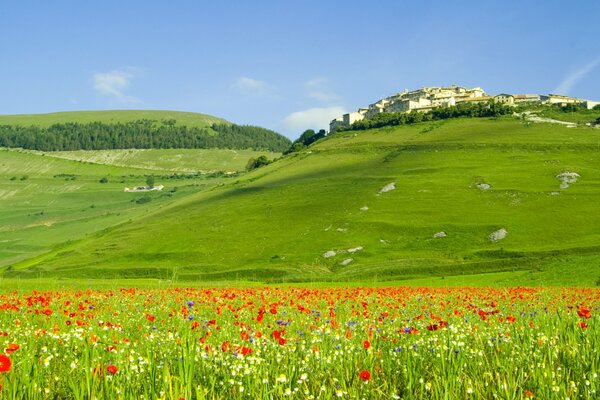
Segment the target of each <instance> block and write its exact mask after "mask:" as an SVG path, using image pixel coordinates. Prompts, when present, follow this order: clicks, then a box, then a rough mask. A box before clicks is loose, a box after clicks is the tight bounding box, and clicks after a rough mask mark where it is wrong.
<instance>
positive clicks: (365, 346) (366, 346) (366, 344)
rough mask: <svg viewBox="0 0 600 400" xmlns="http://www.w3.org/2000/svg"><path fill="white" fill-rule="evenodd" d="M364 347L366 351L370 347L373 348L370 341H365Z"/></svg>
mask: <svg viewBox="0 0 600 400" xmlns="http://www.w3.org/2000/svg"><path fill="white" fill-rule="evenodd" d="M363 347H364V348H365V349H368V348H369V347H371V342H369V341H368V340H365V341H364V342H363Z"/></svg>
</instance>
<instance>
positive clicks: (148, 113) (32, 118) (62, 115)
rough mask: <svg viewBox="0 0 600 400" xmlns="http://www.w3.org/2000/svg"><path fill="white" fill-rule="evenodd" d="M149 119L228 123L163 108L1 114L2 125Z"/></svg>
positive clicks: (218, 119)
mask: <svg viewBox="0 0 600 400" xmlns="http://www.w3.org/2000/svg"><path fill="white" fill-rule="evenodd" d="M140 119H148V120H153V121H162V120H165V119H175V120H176V121H177V123H178V124H180V125H187V126H198V127H204V126H209V125H212V124H213V123H227V121H225V120H224V119H222V118H217V117H213V116H211V115H206V114H200V113H192V112H181V111H163V110H103V111H67V112H55V113H48V114H14V115H0V125H23V126H29V125H37V126H50V125H53V124H57V123H65V122H78V123H82V124H85V123H89V122H104V123H117V122H129V121H137V120H140Z"/></svg>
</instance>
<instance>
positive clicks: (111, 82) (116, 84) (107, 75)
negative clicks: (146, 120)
mask: <svg viewBox="0 0 600 400" xmlns="http://www.w3.org/2000/svg"><path fill="white" fill-rule="evenodd" d="M138 71H139V70H138V69H137V68H134V67H127V68H123V69H115V70H112V71H108V72H99V73H96V74H94V89H95V90H96V92H98V93H99V94H101V95H103V96H106V97H108V98H109V99H110V100H112V101H116V102H119V103H130V104H131V103H140V102H141V100H140V99H138V98H137V97H134V96H129V95H127V94H126V93H125V90H126V89H127V88H128V87H129V84H130V83H131V81H132V80H133V79H134V78H135V76H136V73H137V72H138Z"/></svg>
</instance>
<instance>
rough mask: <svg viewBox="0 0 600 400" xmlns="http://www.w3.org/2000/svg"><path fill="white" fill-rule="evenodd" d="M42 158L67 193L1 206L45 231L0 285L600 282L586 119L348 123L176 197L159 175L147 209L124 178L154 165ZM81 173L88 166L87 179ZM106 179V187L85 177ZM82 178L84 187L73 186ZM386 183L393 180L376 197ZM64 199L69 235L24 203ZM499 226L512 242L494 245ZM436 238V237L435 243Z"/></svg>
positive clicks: (596, 142) (597, 146)
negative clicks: (69, 168)
mask: <svg viewBox="0 0 600 400" xmlns="http://www.w3.org/2000/svg"><path fill="white" fill-rule="evenodd" d="M2 154H10V155H11V156H13V157H17V156H21V157H25V156H27V157H32V155H30V154H27V155H24V154H20V153H17V152H4V153H2ZM57 156H64V155H57ZM97 156H98V157H100V158H101V157H102V155H97ZM138 156H139V157H142V158H143V157H144V153H143V152H138V155H136V156H132V157H131V160H134V161H132V163H131V164H130V165H135V166H136V167H138V168H147V167H148V165H147V164H144V162H143V161H141V160H140V159H139V158H138V159H136V157H138ZM36 157H40V156H39V155H37V156H36ZM41 157H43V158H44V160H45V161H47V160H50V161H51V163H49V165H53V166H55V167H52V168H54V169H52V172H48V173H46V175H45V176H46V178H44V179H45V182H46V185H48V187H53V186H54V185H56V186H57V187H62V189H60V190H59V189H57V190H56V191H57V193H56V195H55V194H51V193H46V194H44V195H43V196H39V199H38V198H37V197H35V196H32V199H31V200H30V201H31V202H35V201H39V203H38V204H37V205H36V207H37V208H36V207H33V206H28V207H27V210H28V212H25V211H23V212H22V213H20V214H18V213H15V211H14V210H6V209H5V208H4V207H3V208H2V209H3V210H6V211H5V212H3V213H2V214H3V215H2V218H3V219H4V218H5V219H6V220H10V219H11V218H12V219H13V222H12V226H18V227H21V230H22V227H24V226H28V225H32V227H31V229H32V232H38V233H37V234H38V235H39V240H31V239H30V237H29V235H27V240H25V239H22V240H25V242H27V246H25V245H23V246H25V247H19V246H14V245H13V246H12V248H13V249H21V250H20V251H21V253H19V254H18V255H15V254H3V255H2V264H3V265H4V267H3V277H4V279H5V281H8V280H15V279H21V280H22V279H27V278H37V279H41V278H43V279H56V280H59V281H60V280H64V279H67V278H68V279H76V280H77V282H86V281H87V280H90V279H91V280H94V279H97V278H103V279H111V278H113V279H119V280H122V279H135V280H141V281H139V282H142V285H145V284H146V283H147V282H151V283H149V284H150V285H153V284H156V282H180V283H182V284H187V283H194V282H196V283H198V282H204V283H205V284H208V283H211V284H212V283H215V282H226V281H236V282H240V284H250V285H253V283H252V282H255V283H258V284H265V283H266V284H269V283H279V284H281V283H294V282H298V283H302V284H307V283H311V282H312V283H313V284H315V285H317V286H318V285H320V284H322V283H327V284H340V285H353V284H354V283H355V282H361V283H367V284H371V283H372V284H374V285H378V284H382V283H392V282H395V283H400V284H408V285H410V284H415V285H427V286H458V285H477V286H480V285H488V286H489V285H494V286H514V285H568V286H594V285H596V284H597V282H598V281H599V280H600V232H599V231H598V229H597V227H598V226H600V213H598V211H597V207H598V199H599V198H600V130H598V129H593V128H589V127H583V126H582V127H578V128H566V127H563V126H559V125H552V124H532V123H527V122H524V121H521V120H519V119H515V118H512V117H504V118H500V119H456V120H447V121H437V122H430V123H424V124H416V125H406V126H399V127H388V128H381V129H376V130H370V131H360V132H342V133H339V134H336V135H332V136H331V137H328V138H326V139H324V140H321V141H319V142H317V143H316V144H314V145H313V146H311V147H309V148H308V149H306V150H303V151H302V152H299V153H293V154H290V155H288V156H286V157H284V158H282V159H280V160H278V161H276V162H274V163H272V164H270V165H268V166H265V167H262V168H259V169H257V170H255V171H252V172H250V173H246V174H242V175H239V176H236V177H227V178H225V177H221V178H211V179H206V178H205V177H198V178H197V180H191V181H185V182H186V183H187V186H186V185H183V183H182V182H177V184H178V185H180V186H183V187H184V188H183V189H182V190H178V191H177V192H175V193H173V196H167V193H168V192H169V190H168V189H169V187H170V186H171V185H172V184H171V183H169V184H165V185H166V186H167V188H166V192H165V191H163V192H162V193H160V194H155V195H153V196H155V197H153V198H152V201H151V202H148V203H145V204H141V205H140V204H137V203H135V201H134V202H132V201H131V197H135V196H136V195H135V194H125V193H122V187H123V186H127V185H134V184H135V182H138V183H139V184H143V176H144V175H145V174H148V171H150V170H148V169H135V171H133V172H132V171H131V170H127V168H125V167H123V166H115V165H104V164H101V163H100V164H89V163H83V162H78V161H71V160H61V159H57V158H54V157H53V158H50V157H47V156H41ZM107 157H109V158H110V157H112V156H107ZM69 158H73V157H71V156H69ZM116 158H118V157H116V156H115V159H116ZM183 158H185V157H183V156H182V159H183ZM3 159H4V158H3ZM61 163H66V164H64V165H73V166H77V167H78V168H81V172H79V173H78V174H79V175H81V177H78V178H77V180H75V181H64V180H63V181H61V180H59V179H57V178H52V177H51V175H53V174H58V173H60V172H58V171H62V169H63V168H64V167H62V165H63V164H61ZM13 165H14V169H13V171H14V172H10V173H6V172H2V173H3V174H4V177H3V180H4V181H5V182H7V183H8V184H9V185H15V186H10V187H11V188H12V189H11V190H15V189H14V187H17V186H18V185H28V184H32V183H34V182H36V179H42V178H35V176H34V173H30V174H29V175H30V177H29V179H30V180H28V181H20V180H19V175H18V174H17V172H16V170H18V169H19V168H21V167H22V166H24V165H25V162H24V161H23V162H19V161H15V162H13ZM171 166H172V165H171ZM86 168H89V171H92V170H93V171H94V173H93V174H92V173H91V172H89V175H86V174H85V173H84V172H83V171H84V169H86ZM102 168H105V169H106V170H105V172H104V171H103V170H102ZM208 169H210V168H208ZM233 170H235V168H233ZM86 171H87V170H86ZM101 171H102V172H101ZM563 172H575V173H577V174H578V175H579V178H578V180H577V182H575V183H571V184H570V185H569V187H566V188H565V187H563V188H561V181H560V180H559V179H558V178H557V176H558V175H559V174H561V173H563ZM22 173H23V174H24V173H25V172H22ZM62 173H64V171H63V172H62ZM72 173H74V174H76V172H72ZM109 174H110V175H111V177H109V184H106V185H104V186H102V185H101V184H99V183H97V181H95V180H96V179H98V177H99V176H100V175H109ZM10 175H15V176H17V179H16V180H14V181H10V180H9V179H10ZM84 176H89V178H88V181H87V182H88V183H87V186H86V185H82V187H81V188H78V189H75V186H76V185H79V184H82V182H84V181H85V178H84ZM92 176H93V178H92ZM115 178H116V179H115ZM156 183H157V184H159V183H162V182H159V181H158V180H157V182H156ZM391 183H394V186H395V189H394V190H390V191H388V192H385V193H380V190H381V189H382V188H384V187H385V186H387V185H389V184H391ZM482 184H485V185H489V188H487V186H485V185H482ZM61 185H62V186H61ZM69 185H73V188H72V189H68V188H69V187H71V186H69ZM92 187H93V188H94V189H93V190H92V189H91V188H92ZM482 188H487V189H485V190H484V189H482ZM61 190H62V191H61ZM69 190H70V191H69ZM26 192H28V193H31V192H32V190H30V189H27V190H26ZM86 193H87V194H86ZM129 195H131V196H129ZM69 197H70V198H71V199H72V200H69V201H72V202H73V204H78V206H77V207H73V208H72V209H73V210H75V209H77V210H78V211H77V213H78V215H80V216H81V217H80V218H77V221H78V222H77V224H75V225H73V226H72V227H71V229H63V230H60V229H59V228H60V227H61V226H62V224H60V223H52V224H49V223H48V224H44V223H43V221H46V220H50V219H51V217H50V215H52V214H53V213H54V212H53V211H48V210H51V207H48V206H46V207H44V208H45V210H44V215H43V216H41V215H34V213H32V211H31V210H33V209H40V210H41V208H42V204H48V203H50V204H57V207H58V204H61V203H63V204H64V201H61V200H55V199H56V198H69ZM31 204H34V203H31ZM91 204H94V205H95V208H91ZM115 207H116V208H115ZM46 209H47V210H46ZM115 209H118V210H121V211H119V212H120V215H116V214H117V212H115V211H110V210H115ZM102 210H103V211H102ZM102 212H104V214H102ZM77 213H76V214H77ZM86 213H87V214H86ZM91 214H94V215H97V217H95V218H93V219H92V220H95V221H96V222H94V223H92V222H90V223H89V224H88V222H85V221H88V220H87V219H85V218H84V217H83V215H91ZM105 214H106V216H104V215H105ZM64 215H65V219H66V218H67V215H69V216H71V215H74V214H73V213H72V212H70V211H65V214H64ZM101 215H102V217H101ZM69 218H71V217H69ZM103 218H104V219H103ZM28 219H30V220H31V221H29V220H28ZM101 221H102V222H105V223H100V222H101ZM35 224H37V225H35ZM4 225H5V224H4V223H3V226H4ZM34 225H35V226H34ZM47 225H49V226H47ZM90 225H94V226H93V227H92V226H90ZM36 229H37V231H36ZM500 229H504V230H506V232H507V235H506V237H505V238H504V239H501V240H497V241H492V240H491V239H490V237H489V236H490V234H492V233H493V232H495V231H497V230H500ZM42 231H43V232H45V233H42ZM439 232H444V233H445V234H446V236H445V237H442V238H435V237H434V235H435V234H436V233H439ZM24 236H25V235H24ZM12 237H14V235H11V234H9V233H7V234H6V235H5V238H2V239H0V240H8V241H10V240H11V239H10V238H12ZM48 238H52V240H48ZM25 242H22V243H25ZM7 243H8V242H7ZM14 251H16V250H13V252H14ZM146 280H150V281H146ZM115 282H119V281H115ZM131 282H135V281H131ZM144 282H145V283H144ZM152 282H154V283H152ZM244 282H246V283H244ZM160 284H162V283H160Z"/></svg>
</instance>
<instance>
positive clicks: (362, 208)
mask: <svg viewBox="0 0 600 400" xmlns="http://www.w3.org/2000/svg"><path fill="white" fill-rule="evenodd" d="M367 210H369V207H367V206H362V207H361V208H360V211H367Z"/></svg>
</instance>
